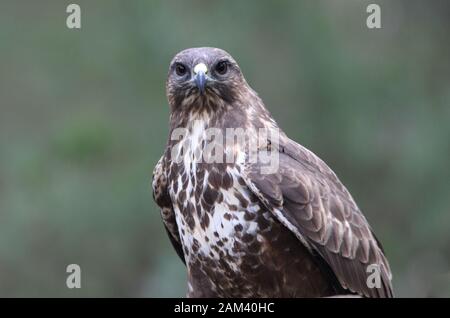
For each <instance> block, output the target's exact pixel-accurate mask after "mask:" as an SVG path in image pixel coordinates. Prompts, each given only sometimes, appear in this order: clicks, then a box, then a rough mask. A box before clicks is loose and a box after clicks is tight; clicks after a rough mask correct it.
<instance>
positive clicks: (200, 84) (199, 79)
mask: <svg viewBox="0 0 450 318" xmlns="http://www.w3.org/2000/svg"><path fill="white" fill-rule="evenodd" d="M194 81H195V85H196V86H197V88H198V90H199V91H200V94H204V93H205V86H206V74H205V73H203V72H202V71H200V72H198V73H197V74H195V77H194Z"/></svg>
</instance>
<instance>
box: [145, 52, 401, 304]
mask: <svg viewBox="0 0 450 318" xmlns="http://www.w3.org/2000/svg"><path fill="white" fill-rule="evenodd" d="M166 92H167V98H168V102H169V105H170V122H169V139H168V142H167V146H166V149H165V152H164V154H163V156H162V157H161V159H160V160H159V162H158V163H157V165H156V167H155V169H154V172H153V182H152V187H153V196H154V199H155V201H156V203H157V204H158V206H159V207H160V209H161V216H162V220H163V223H164V226H165V228H166V230H167V233H168V236H169V238H170V240H171V242H172V245H173V246H174V248H175V250H176V252H177V253H178V255H179V257H180V258H181V260H182V261H183V262H184V263H185V264H186V267H187V275H188V293H187V296H188V297H330V296H339V295H355V296H361V297H392V296H393V291H392V285H391V278H392V275H391V271H390V268H389V264H388V261H387V259H386V257H385V255H384V252H383V248H382V246H381V244H380V242H379V241H378V239H377V238H376V237H375V235H374V233H373V231H372V229H371V227H370V225H369V224H368V222H367V220H366V219H365V217H364V216H363V215H362V213H361V211H360V210H359V208H358V206H357V205H356V203H355V201H354V200H353V198H352V196H351V195H350V193H349V192H348V191H347V189H346V188H345V187H344V186H343V185H342V183H341V182H340V181H339V179H338V178H337V176H336V174H335V173H334V172H333V171H332V170H331V169H330V168H329V167H328V166H327V165H326V164H325V163H324V162H323V161H322V160H321V159H319V158H318V157H317V156H316V155H315V154H314V153H312V152H311V151H309V150H307V149H306V148H305V147H303V146H301V145H300V144H298V143H296V142H295V141H293V140H291V139H289V138H288V137H287V136H286V135H285V134H284V133H283V132H282V130H281V129H280V128H279V127H278V125H277V123H276V122H275V120H274V119H273V118H272V117H271V115H270V113H269V112H268V110H267V109H266V108H265V106H264V104H263V102H262V100H261V99H260V98H259V97H258V95H257V94H256V92H255V91H253V90H252V89H251V88H250V86H249V85H248V84H247V82H246V80H245V79H244V76H243V74H242V72H241V70H240V68H239V66H238V64H237V63H236V61H235V60H234V59H233V58H232V57H231V56H230V55H229V54H228V53H227V52H225V51H223V50H221V49H217V48H191V49H187V50H184V51H182V52H180V53H178V54H177V55H176V56H175V57H174V59H173V60H172V62H171V64H170V68H169V74H168V79H167V82H166ZM231 129H235V130H239V129H240V130H239V131H241V132H244V137H242V138H234V137H236V136H235V135H233V138H231V139H232V141H233V142H230V143H229V142H228V141H230V138H228V135H227V138H225V139H226V141H227V142H226V143H225V142H224V138H219V137H218V136H220V135H221V136H225V135H226V133H227V132H228V131H230V130H231ZM261 130H267V131H270V132H275V131H276V132H278V134H268V133H267V134H261V133H260V131H261ZM210 131H214V132H215V134H211V133H209V132H210ZM211 144H212V145H213V147H211ZM249 145H254V146H252V147H250V146H249ZM219 146H220V147H219ZM208 149H209V150H211V149H214V150H211V151H210V156H209V157H208V158H209V159H211V158H213V159H226V160H207V159H208V158H204V159H203V160H202V158H200V157H201V154H204V153H206V152H207V150H208ZM269 153H270V155H273V154H275V155H276V156H274V157H273V158H276V165H274V166H275V167H276V168H275V169H272V171H268V170H270V169H268V170H267V169H266V170H264V169H263V168H264V165H265V163H267V162H263V160H261V159H260V157H261V158H262V157H263V156H262V155H263V154H266V155H267V154H269ZM199 154H200V156H199ZM255 155H256V156H255ZM267 157H269V158H272V157H271V156H266V158H267ZM252 158H256V160H254V159H252ZM373 269H375V270H373ZM374 274H375V275H376V277H375V278H377V279H375V280H374V282H375V284H369V281H370V277H369V276H370V275H374Z"/></svg>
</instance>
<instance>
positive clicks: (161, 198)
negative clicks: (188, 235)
mask: <svg viewBox="0 0 450 318" xmlns="http://www.w3.org/2000/svg"><path fill="white" fill-rule="evenodd" d="M166 168H167V167H166V161H165V157H164V156H162V157H161V159H159V161H158V163H157V164H156V166H155V169H154V170H153V179H152V188H153V199H154V200H155V202H156V204H158V206H159V207H160V209H161V217H162V220H163V223H164V227H165V228H166V231H167V235H168V236H169V239H170V242H171V243H172V245H173V247H174V248H175V251H176V252H177V254H178V256H179V257H180V258H181V260H182V261H183V263H185V264H186V261H185V259H184V253H183V247H182V244H181V240H180V234H179V232H178V226H177V222H176V219H175V212H174V210H173V207H172V201H171V199H170V194H169V191H168V187H167V184H168V183H167V173H166V171H167V170H166Z"/></svg>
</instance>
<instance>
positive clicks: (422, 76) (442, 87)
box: [0, 0, 450, 297]
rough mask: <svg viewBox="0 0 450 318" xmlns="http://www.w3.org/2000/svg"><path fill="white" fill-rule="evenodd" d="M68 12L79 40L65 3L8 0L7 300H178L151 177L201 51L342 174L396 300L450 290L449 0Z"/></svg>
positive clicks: (3, 223) (0, 74)
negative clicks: (74, 272) (189, 66)
mask: <svg viewBox="0 0 450 318" xmlns="http://www.w3.org/2000/svg"><path fill="white" fill-rule="evenodd" d="M73 2H75V3H78V4H79V5H80V6H81V10H82V28H81V30H69V29H68V28H67V27H66V24H65V23H66V17H67V14H66V6H67V5H68V4H69V3H71V2H69V1H56V0H55V1H13V0H9V1H7V0H1V1H0V296H8V297H12V296H26V297H28V296H44V297H46V296H62V297H80V296H88V297H91V296H92V297H97V296H105V297H108V296H113V297H115V296H125V297H127V296H137V297H164V296H184V295H185V290H186V286H185V284H186V283H185V280H186V278H185V268H184V266H183V265H182V263H181V261H180V260H179V259H178V257H177V256H176V254H175V252H174V251H173V250H172V247H171V245H170V243H169V240H168V238H167V237H166V234H165V232H164V229H163V226H162V223H161V221H160V217H159V211H158V209H157V207H156V205H155V204H154V203H153V200H152V198H151V191H150V180H151V174H152V170H153V166H154V165H155V163H156V162H157V160H158V159H159V157H160V155H161V154H162V151H163V149H164V145H165V141H166V138H167V129H168V126H167V122H168V116H169V112H168V106H167V102H166V99H165V88H164V85H165V78H166V74H167V68H168V64H169V62H170V60H171V58H172V57H173V56H174V55H175V53H177V52H178V51H180V50H182V49H184V48H187V47H195V46H215V47H220V48H223V49H225V50H227V51H229V52H230V53H231V54H232V55H233V56H234V57H235V59H236V60H237V61H238V62H239V63H240V66H241V68H242V69H243V72H244V74H245V76H246V78H247V80H248V82H249V83H250V85H251V86H252V87H253V88H254V89H255V90H256V91H258V92H259V94H260V95H261V96H262V98H263V99H264V100H265V102H266V105H267V107H268V108H269V110H270V111H271V112H272V114H273V115H274V117H275V118H276V119H277V121H278V122H279V124H280V126H281V127H283V129H284V130H285V131H286V133H287V134H288V135H289V136H290V137H291V138H293V139H295V140H297V141H299V142H300V143H302V144H303V145H305V146H307V147H308V148H310V149H311V150H313V151H314V152H315V153H316V154H318V155H319V156H320V157H321V158H323V159H324V160H325V161H326V162H327V163H328V164H329V165H330V166H331V167H332V168H333V170H334V171H335V172H336V173H337V174H338V176H339V177H340V178H341V180H342V181H343V182H344V183H345V184H346V186H347V187H348V188H349V190H350V192H352V194H353V196H354V197H355V200H356V201H357V202H358V204H359V206H360V207H361V209H362V210H363V212H364V214H365V215H366V216H367V218H368V219H369V221H370V223H371V224H372V226H373V228H374V230H375V232H376V233H377V235H378V236H379V237H380V239H381V240H382V242H383V243H384V246H385V249H386V252H387V255H388V258H389V260H390V262H391V267H392V269H393V272H394V288H395V291H396V294H397V295H398V296H406V297H409V296H450V270H449V262H450V169H449V164H450V142H449V140H450V67H449V65H450V63H449V59H450V50H449V49H450V41H449V30H450V2H448V1H378V0H377V1H370V2H369V1H354V0H345V1H344V0H340V1H312V0H311V1H299V0H297V1H294V0H293V1H262V0H256V1H236V0H233V1H206V0H204V1H200V0H197V1H164V2H162V1H110V0H108V1H106V0H103V1H80V0H77V1H73ZM371 2H375V3H378V4H380V5H381V8H382V29H380V30H369V29H367V27H366V24H365V23H366V17H367V15H368V14H367V13H366V7H367V5H368V4H369V3H371ZM71 263H76V264H79V265H80V266H81V269H82V288H81V289H77V290H69V289H67V288H66V285H65V282H66V276H67V274H66V272H65V269H66V266H67V265H68V264H71Z"/></svg>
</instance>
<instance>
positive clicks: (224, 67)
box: [216, 61, 228, 75]
mask: <svg viewBox="0 0 450 318" xmlns="http://www.w3.org/2000/svg"><path fill="white" fill-rule="evenodd" d="M227 71H228V62H227V61H221V62H219V63H217V64H216V72H217V74H219V75H225V74H226V73H227Z"/></svg>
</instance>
